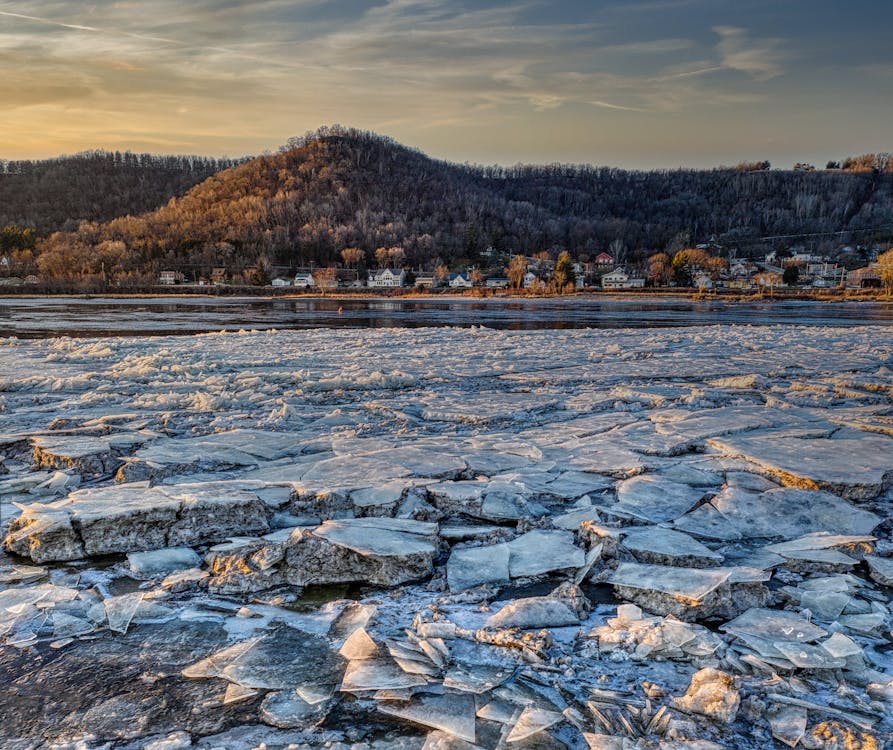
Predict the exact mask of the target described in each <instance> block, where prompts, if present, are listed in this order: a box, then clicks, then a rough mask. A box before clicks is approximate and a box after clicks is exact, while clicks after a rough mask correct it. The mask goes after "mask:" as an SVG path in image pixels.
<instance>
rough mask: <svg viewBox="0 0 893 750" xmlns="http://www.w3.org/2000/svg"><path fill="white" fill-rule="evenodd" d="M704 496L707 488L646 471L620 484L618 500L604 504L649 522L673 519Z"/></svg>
mask: <svg viewBox="0 0 893 750" xmlns="http://www.w3.org/2000/svg"><path fill="white" fill-rule="evenodd" d="M703 497H704V489H703V488H699V487H691V486H689V485H687V484H679V483H678V482H673V481H671V480H669V479H665V478H663V477H660V476H654V475H650V474H647V475H642V476H637V477H632V478H631V479H626V480H624V481H622V482H621V483H620V484H619V485H618V486H617V502H616V503H615V504H614V505H609V506H603V510H604V511H605V512H606V513H610V514H612V515H616V516H621V517H624V518H635V519H638V520H641V521H648V522H649V523H663V522H665V521H673V520H675V519H677V518H679V517H680V516H682V515H683V514H685V513H687V512H688V511H689V510H691V509H692V508H693V507H694V506H695V505H696V504H697V503H698V502H699V501H700V500H701V498H703Z"/></svg>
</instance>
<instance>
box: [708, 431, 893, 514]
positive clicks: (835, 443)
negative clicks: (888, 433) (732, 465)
mask: <svg viewBox="0 0 893 750" xmlns="http://www.w3.org/2000/svg"><path fill="white" fill-rule="evenodd" d="M708 444H709V445H710V446H711V447H712V448H714V449H715V450H718V451H720V452H722V453H723V454H724V455H728V456H740V457H742V458H744V459H746V460H747V461H750V462H752V463H753V464H755V465H756V466H758V467H759V468H760V469H761V470H762V471H765V472H766V473H768V474H770V475H771V476H775V477H778V478H779V479H781V480H782V482H784V483H785V484H789V485H792V486H795V487H803V488H806V489H822V490H828V491H829V492H833V493H834V494H837V495H840V496H841V497H845V498H849V499H852V500H864V499H870V498H874V497H877V496H878V495H879V494H880V493H881V492H883V491H884V489H885V488H886V487H888V486H889V484H890V482H891V480H893V439H891V438H889V437H885V436H881V435H861V436H859V437H858V438H855V437H833V438H831V439H826V440H800V439H797V438H791V437H775V436H773V435H772V434H771V433H768V434H751V435H735V436H731V437H725V438H717V439H713V440H709V441H708Z"/></svg>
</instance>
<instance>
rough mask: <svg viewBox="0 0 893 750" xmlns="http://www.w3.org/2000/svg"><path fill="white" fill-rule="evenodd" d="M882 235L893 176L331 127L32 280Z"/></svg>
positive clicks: (61, 239)
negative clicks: (667, 166)
mask: <svg viewBox="0 0 893 750" xmlns="http://www.w3.org/2000/svg"><path fill="white" fill-rule="evenodd" d="M891 227H893V174H890V173H885V172H881V171H863V172H853V171H844V170H825V171H796V172H795V171H778V170H773V171H752V172H748V171H741V170H737V169H728V168H727V169H716V170H707V171H704V170H700V171H698V170H674V171H652V172H637V171H627V170H621V169H612V168H594V167H577V166H566V165H549V166H519V167H514V168H503V167H492V168H486V167H474V166H468V165H457V164H450V163H446V162H442V161H436V160H433V159H430V158H428V157H427V156H425V155H424V154H422V153H420V152H418V151H415V150H412V149H409V148H406V147H404V146H401V145H399V144H397V143H395V142H394V141H392V140H390V139H387V138H382V137H380V136H376V135H374V134H371V133H365V132H359V131H355V130H346V129H341V128H332V129H322V130H321V131H319V132H317V133H315V134H312V135H310V136H307V137H305V138H302V139H295V140H293V141H292V142H290V143H289V144H288V146H286V147H284V148H283V149H282V150H281V151H280V152H279V153H277V154H273V155H267V156H261V157H258V158H255V159H252V160H250V161H247V162H245V163H242V164H239V165H236V166H233V167H231V168H229V169H226V170H224V171H222V172H219V173H217V174H214V175H212V176H210V177H208V178H207V179H206V180H204V181H203V182H201V183H200V184H197V185H195V186H194V187H192V188H191V189H190V190H189V191H188V192H186V194H185V195H183V196H182V197H181V198H177V199H175V200H171V201H169V202H167V203H166V204H165V205H162V206H161V207H160V208H158V209H156V210H154V211H152V212H150V213H145V214H143V215H140V216H133V215H130V216H123V217H120V218H117V219H114V220H112V221H109V222H107V223H105V224H103V225H101V226H92V225H91V226H82V227H81V228H79V229H78V230H76V231H74V232H70V233H65V234H58V235H55V236H53V237H51V238H50V239H49V240H47V241H46V242H44V243H43V244H42V246H40V249H41V251H42V254H43V257H42V258H41V271H42V273H43V274H44V275H45V276H47V277H59V276H71V275H72V274H74V275H80V276H89V275H90V274H91V273H95V272H96V270H97V268H99V264H100V262H101V263H102V268H103V270H104V272H105V273H106V274H109V275H111V276H117V277H119V278H126V279H133V280H136V279H137V278H139V277H141V276H143V274H145V273H150V274H152V273H154V272H155V271H157V270H158V269H160V268H162V267H177V268H181V269H183V270H185V271H192V272H195V273H207V272H208V271H209V269H210V268H211V267H212V266H215V265H220V266H226V267H227V268H228V269H229V270H231V271H239V270H241V269H244V268H249V267H251V266H253V265H254V264H256V263H257V261H258V259H259V258H263V259H264V260H265V261H266V262H267V263H269V264H275V265H281V266H292V267H294V266H298V265H304V264H307V263H310V262H314V263H317V264H330V263H333V262H336V261H337V260H339V254H340V251H341V250H342V249H344V248H346V247H357V248H360V249H361V250H362V251H364V253H365V263H367V264H371V263H372V262H373V252H374V250H375V249H376V248H378V247H391V246H400V247H402V248H403V250H404V251H405V254H406V260H407V263H409V264H411V265H414V266H419V265H428V266H430V265H431V264H432V263H433V262H434V261H435V259H440V260H442V261H445V262H447V263H454V264H455V263H464V262H474V261H476V260H477V259H478V256H479V253H480V252H481V251H483V250H484V249H485V248H487V247H490V246H492V247H494V248H496V249H497V250H501V251H514V252H526V253H533V252H536V251H541V250H548V251H554V250H557V249H559V248H567V249H568V250H570V251H571V253H572V255H575V256H576V255H581V254H590V255H591V254H594V253H597V252H599V251H600V250H603V249H607V248H608V247H609V246H612V243H613V248H612V249H613V251H614V252H615V254H621V255H623V254H625V255H626V256H627V257H628V258H631V259H634V258H637V257H642V256H644V255H647V254H648V253H650V252H653V251H654V250H656V249H663V248H665V247H668V246H670V247H672V246H674V245H678V246H680V247H681V246H685V245H686V244H688V243H691V242H695V241H700V240H702V239H705V238H707V237H709V236H711V235H713V236H716V238H717V239H718V240H719V241H720V242H722V243H723V244H725V245H727V246H740V247H741V248H742V252H747V251H749V250H750V249H752V248H754V247H755V246H756V245H757V244H758V243H760V239H759V238H762V237H766V236H770V235H771V236H774V235H806V236H807V238H806V241H807V242H808V243H809V244H810V246H812V247H816V248H817V249H826V248H831V247H836V246H839V245H840V244H841V243H842V242H846V241H868V240H872V239H886V238H889V237H890V236H893V228H891ZM878 228H886V229H884V230H883V231H882V232H881V235H878V234H877V232H875V231H869V232H862V231H858V230H866V229H867V230H876V229H878ZM831 232H844V234H839V235H830V234H824V233H831ZM846 232H855V233H854V234H846ZM809 235H817V236H815V237H808V236H809ZM795 241H796V237H794V238H789V239H784V240H780V241H779V244H793V243H794V242H795ZM762 244H763V246H765V245H766V243H762ZM768 244H772V243H771V242H770V243H768Z"/></svg>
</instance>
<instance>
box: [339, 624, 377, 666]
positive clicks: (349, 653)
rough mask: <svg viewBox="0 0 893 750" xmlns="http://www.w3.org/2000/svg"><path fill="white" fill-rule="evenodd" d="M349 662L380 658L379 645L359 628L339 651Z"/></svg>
mask: <svg viewBox="0 0 893 750" xmlns="http://www.w3.org/2000/svg"><path fill="white" fill-rule="evenodd" d="M338 653H339V654H341V656H343V657H344V658H345V659H347V660H349V661H353V660H354V659H371V658H373V657H375V656H378V653H379V652H378V645H377V644H376V643H375V641H373V640H372V638H370V637H369V634H368V633H367V632H366V631H365V630H364V629H363V628H357V629H356V630H355V631H354V632H353V633H352V634H351V635H350V636H349V637H348V639H347V640H346V641H345V642H344V645H343V646H342V647H341V648H340V650H339V651H338Z"/></svg>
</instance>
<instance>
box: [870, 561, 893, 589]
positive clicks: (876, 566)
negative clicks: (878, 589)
mask: <svg viewBox="0 0 893 750" xmlns="http://www.w3.org/2000/svg"><path fill="white" fill-rule="evenodd" d="M865 562H867V563H868V569H869V571H870V572H871V577H872V578H874V580H875V581H877V582H878V583H880V584H881V585H882V586H890V587H893V557H875V556H874V555H872V556H869V557H866V558H865Z"/></svg>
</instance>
